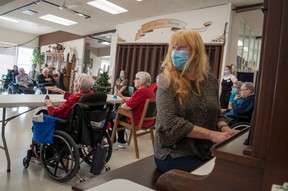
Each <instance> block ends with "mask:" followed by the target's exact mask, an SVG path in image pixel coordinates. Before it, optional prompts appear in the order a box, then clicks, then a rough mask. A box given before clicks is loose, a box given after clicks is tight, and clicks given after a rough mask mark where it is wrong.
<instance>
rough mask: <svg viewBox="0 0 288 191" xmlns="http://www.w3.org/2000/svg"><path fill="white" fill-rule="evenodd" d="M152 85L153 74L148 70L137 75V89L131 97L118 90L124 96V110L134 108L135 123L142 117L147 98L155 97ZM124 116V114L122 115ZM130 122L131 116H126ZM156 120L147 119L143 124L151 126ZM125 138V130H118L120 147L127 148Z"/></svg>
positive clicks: (118, 144)
mask: <svg viewBox="0 0 288 191" xmlns="http://www.w3.org/2000/svg"><path fill="white" fill-rule="evenodd" d="M150 85H151V76H150V74H149V73H147V72H138V73H137V74H136V75H135V80H134V87H135V88H136V91H135V92H134V93H133V95H132V96H131V97H125V96H123V95H122V93H121V92H120V91H117V96H119V97H120V98H122V99H123V100H124V101H125V103H124V104H122V105H121V106H119V107H121V108H122V109H124V110H132V111H133V115H134V121H135V124H136V125H137V124H139V122H140V118H141V115H142V111H143V109H144V105H145V102H146V100H147V99H155V94H154V92H153V91H152V90H151V88H150ZM122 117H124V116H122ZM126 121H127V122H128V123H130V122H131V120H130V119H129V118H126ZM110 122H111V126H112V127H113V126H114V123H113V119H111V120H110ZM153 122H154V121H153V120H152V121H145V122H144V123H143V126H149V125H151V124H152V123H153ZM125 143H126V141H125V139H124V130H121V131H118V139H117V146H118V148H120V149H124V148H125Z"/></svg>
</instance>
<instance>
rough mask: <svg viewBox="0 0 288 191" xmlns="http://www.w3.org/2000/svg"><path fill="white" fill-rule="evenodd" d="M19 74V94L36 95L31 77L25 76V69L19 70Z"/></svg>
mask: <svg viewBox="0 0 288 191" xmlns="http://www.w3.org/2000/svg"><path fill="white" fill-rule="evenodd" d="M18 72H19V74H18V75H17V76H16V77H15V81H16V84H17V87H15V88H17V89H18V92H19V93H24V94H34V85H33V81H32V80H31V79H30V77H29V76H28V75H27V74H25V70H24V68H19V69H18Z"/></svg>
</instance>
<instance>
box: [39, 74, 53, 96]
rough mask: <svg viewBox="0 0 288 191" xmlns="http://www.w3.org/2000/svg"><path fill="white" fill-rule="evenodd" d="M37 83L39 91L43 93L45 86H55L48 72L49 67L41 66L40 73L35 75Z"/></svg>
mask: <svg viewBox="0 0 288 191" xmlns="http://www.w3.org/2000/svg"><path fill="white" fill-rule="evenodd" d="M37 85H38V88H39V89H40V90H41V92H42V93H43V94H44V93H45V91H46V90H45V88H44V87H46V86H56V85H57V83H56V80H55V79H54V78H53V76H51V75H50V74H49V68H43V70H42V73H41V74H40V75H38V76H37Z"/></svg>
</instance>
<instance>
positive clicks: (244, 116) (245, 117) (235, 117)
mask: <svg viewBox="0 0 288 191" xmlns="http://www.w3.org/2000/svg"><path fill="white" fill-rule="evenodd" d="M227 117H230V118H233V119H247V120H249V117H248V116H246V115H227Z"/></svg>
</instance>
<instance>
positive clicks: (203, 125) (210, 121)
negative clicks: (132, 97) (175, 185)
mask: <svg viewBox="0 0 288 191" xmlns="http://www.w3.org/2000/svg"><path fill="white" fill-rule="evenodd" d="M162 66H163V68H164V70H163V72H162V74H161V75H160V76H159V83H158V88H157V97H156V105H157V119H156V121H157V122H156V128H155V145H154V159H155V164H156V166H157V168H158V169H159V170H160V171H162V172H167V171H169V170H171V169H180V170H184V171H188V172H191V171H193V170H194V169H196V168H197V167H199V166H200V165H202V164H203V163H205V162H206V161H208V160H210V159H211V158H212V154H211V152H210V148H211V146H212V145H213V144H214V143H218V142H221V141H224V140H226V139H227V138H229V137H230V136H231V135H234V134H235V133H237V132H239V131H237V130H233V129H231V128H230V127H229V126H228V125H227V123H226V122H225V117H224V116H223V115H222V114H220V107H219V98H218V82H217V79H216V78H215V77H214V76H213V74H212V73H211V72H210V64H209V62H208V58H207V55H206V51H205V45H204V43H203V40H202V38H201V36H200V35H199V34H198V32H196V31H193V30H191V29H183V30H178V31H177V32H175V33H174V34H173V35H172V37H171V39H170V42H169V48H168V52H167V55H166V58H165V60H164V62H163V64H162Z"/></svg>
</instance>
